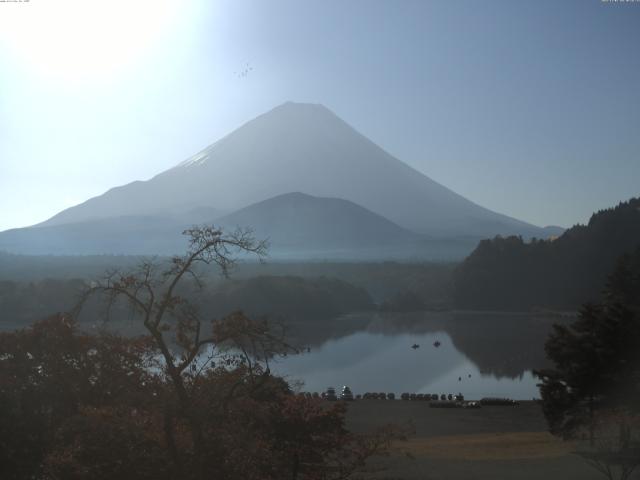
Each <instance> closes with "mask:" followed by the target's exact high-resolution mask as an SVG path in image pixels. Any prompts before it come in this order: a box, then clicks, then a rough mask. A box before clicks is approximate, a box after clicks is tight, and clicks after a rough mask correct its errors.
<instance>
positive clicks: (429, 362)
mask: <svg viewBox="0 0 640 480" xmlns="http://www.w3.org/2000/svg"><path fill="white" fill-rule="evenodd" d="M561 321H563V319H562V318H555V317H544V316H533V315H531V314H503V313H473V312H465V313H460V312H457V313H452V312H425V313H412V314H366V315H365V314H363V315H349V316H345V317H341V318H338V319H334V320H331V321H327V322H321V323H322V325H321V326H318V325H317V323H316V322H301V323H298V324H293V326H292V332H293V333H294V334H297V335H298V337H299V338H300V339H303V340H306V342H304V344H305V345H308V351H307V350H305V353H303V354H301V355H294V356H288V357H286V358H282V359H278V360H277V361H276V362H275V363H274V364H273V365H272V370H273V371H275V372H277V373H278V374H281V375H284V376H285V377H286V378H287V379H288V380H289V381H290V382H294V383H295V382H298V381H299V382H303V383H304V385H302V386H300V389H301V390H302V391H311V392H313V391H317V392H321V391H323V390H325V389H326V388H327V387H328V386H334V387H336V388H337V389H339V388H341V387H342V385H348V386H349V387H351V389H352V391H353V392H354V394H358V393H365V392H394V393H395V394H396V396H398V395H399V394H401V393H403V392H409V393H437V394H441V393H445V394H448V393H452V394H456V393H462V394H463V395H464V396H465V398H468V399H479V398H482V397H491V396H498V397H510V398H514V399H518V400H530V399H532V398H537V397H539V391H538V388H537V386H536V383H537V382H538V380H537V378H535V377H534V375H533V374H532V370H533V369H535V368H543V367H545V366H548V364H547V362H546V359H545V356H544V341H545V339H546V337H547V335H548V333H549V331H550V330H551V325H552V324H553V323H554V322H561ZM564 321H566V320H564ZM436 342H438V343H436ZM414 345H417V346H419V347H418V348H412V347H413V346H414ZM436 345H439V346H436Z"/></svg>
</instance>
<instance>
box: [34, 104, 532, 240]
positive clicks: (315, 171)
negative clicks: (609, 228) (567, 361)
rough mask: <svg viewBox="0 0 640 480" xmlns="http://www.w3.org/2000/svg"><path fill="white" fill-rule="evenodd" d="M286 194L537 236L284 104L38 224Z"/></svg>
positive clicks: (315, 111)
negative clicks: (171, 164) (168, 163)
mask: <svg viewBox="0 0 640 480" xmlns="http://www.w3.org/2000/svg"><path fill="white" fill-rule="evenodd" d="M291 191H302V192H304V193H307V194H309V195H312V196H319V197H330V198H343V199H345V200H350V201H352V202H354V203H356V204H358V205H361V206H363V207H364V208H366V209H368V210H371V211H372V212H374V213H377V214H379V215H382V216H384V217H386V218H388V219H389V220H391V221H393V222H394V223H397V224H398V225H400V226H401V227H403V228H406V229H408V230H413V231H416V232H418V233H422V234H429V235H437V236H451V235H474V236H493V235H496V234H522V235H525V236H536V235H538V236H542V235H543V234H544V232H543V230H542V229H540V228H539V227H536V226H534V225H531V224H528V223H526V222H522V221H520V220H517V219H513V218H511V217H508V216H505V215H502V214H498V213H495V212H492V211H490V210H488V209H486V208H484V207H481V206H479V205H477V204H475V203H473V202H471V201H469V200H467V199H465V198H464V197H462V196H460V195H459V194H457V193H455V192H453V191H452V190H450V189H448V188H446V187H444V186H442V185H440V184H439V183H437V182H435V181H434V180H432V179H430V178H429V177H427V176H426V175H424V174H423V173H421V172H419V171H418V170H416V169H414V168H413V167H411V166H409V165H407V164H406V163H404V162H402V161H400V160H398V159H397V158H395V157H393V156H392V155H390V154H389V153H387V152H386V151H385V150H383V149H382V148H380V147H379V146H378V145H376V144H375V143H374V142H372V141H371V140H369V139H368V138H366V137H365V136H364V135H362V134H361V133H360V132H358V131H357V130H355V129H354V128H353V127H351V126H350V125H349V124H347V123H346V122H344V121H343V120H342V119H340V118H339V117H338V116H337V115H335V114H334V113H333V112H331V111H330V110H329V109H328V108H326V107H324V106H321V105H318V104H300V103H293V102H287V103H285V104H282V105H280V106H277V107H275V108H274V109H272V110H270V111H268V112H266V113H263V114H262V115H260V116H258V117H256V118H254V119H253V120H250V121H248V122H246V123H245V124H243V125H242V126H241V127H239V128H237V129H236V130H234V131H232V132H230V133H229V134H227V135H225V136H223V137H222V138H221V139H219V140H218V141H216V142H214V143H213V144H211V145H209V146H208V147H206V148H204V149H202V150H201V151H200V152H198V153H196V154H195V155H193V156H192V157H189V158H188V159H186V160H184V161H183V162H180V163H179V164H177V165H176V166H174V167H172V168H170V169H168V170H165V171H164V172H160V173H158V174H157V175H155V176H154V177H152V178H151V179H149V180H147V181H135V182H131V183H129V184H126V185H122V186H118V187H114V188H112V189H110V190H109V191H107V192H105V193H104V194H103V195H100V196H97V197H93V198H91V199H89V200H87V201H86V202H83V203H82V204H79V205H76V206H74V207H71V208H69V209H66V210H63V211H62V212H60V213H58V214H57V215H55V216H53V217H52V218H50V219H48V220H47V221H45V222H42V223H41V224H39V225H54V224H62V223H70V222H72V221H74V220H83V219H88V218H95V217H109V216H118V215H123V214H135V215H180V213H181V212H183V211H186V210H189V209H194V208H200V207H212V208H216V209H217V210H218V211H220V212H221V213H231V212H233V211H236V210H238V209H240V208H243V207H245V206H248V205H251V204H253V203H256V202H259V201H262V200H264V199H267V198H271V197H274V196H277V195H279V194H282V193H286V192H291Z"/></svg>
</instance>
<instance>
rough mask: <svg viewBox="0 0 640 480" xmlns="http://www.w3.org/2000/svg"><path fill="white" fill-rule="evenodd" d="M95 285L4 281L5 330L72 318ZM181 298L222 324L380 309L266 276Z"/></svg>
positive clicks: (0, 305)
mask: <svg viewBox="0 0 640 480" xmlns="http://www.w3.org/2000/svg"><path fill="white" fill-rule="evenodd" d="M89 284H90V282H86V281H84V280H81V279H70V280H53V279H45V280H42V281H39V282H12V281H0V323H3V324H5V327H4V328H5V329H7V328H15V327H16V326H20V325H28V324H30V323H32V322H34V321H36V320H39V319H41V318H44V317H46V316H48V315H50V314H51V313H52V312H69V311H71V310H73V308H74V306H75V305H76V303H77V302H78V300H79V298H80V293H81V292H82V291H83V290H84V289H85V288H86V287H87V286H88V285H89ZM181 293H182V294H184V295H185V297H187V298H191V297H194V296H195V295H196V294H197V295H198V297H199V298H200V301H199V308H200V309H201V311H202V313H203V314H204V315H205V316H207V317H209V318H219V317H222V316H224V315H227V314H229V313H231V312H233V311H236V310H243V311H245V312H247V313H248V314H251V315H255V316H268V317H270V318H272V319H277V320H282V321H285V322H296V321H302V320H309V319H328V318H333V317H336V316H338V315H341V314H344V313H351V312H359V311H371V310H373V309H374V308H375V307H374V304H373V301H372V299H371V297H370V296H369V294H368V293H367V292H366V291H365V290H364V289H362V288H358V287H354V286H353V285H351V284H349V283H347V282H344V281H342V280H338V279H335V278H326V277H315V278H302V277H293V276H260V277H255V278H248V279H242V280H235V279H234V280H229V281H224V282H214V283H212V284H211V285H208V286H205V290H204V291H203V292H201V291H200V290H199V289H198V288H197V287H196V285H195V284H194V283H189V282H185V284H184V285H183V286H181ZM94 303H95V302H93V303H89V304H88V305H85V309H89V311H90V313H91V314H90V315H85V316H83V318H92V319H95V318H99V317H102V316H104V315H101V314H100V305H99V304H94ZM109 314H110V318H109V320H110V321H112V322H113V323H115V324H123V323H125V322H126V321H127V320H128V319H129V318H130V316H131V312H130V311H129V309H127V308H124V307H123V306H120V305H116V306H115V307H114V308H112V309H111V310H110V311H109Z"/></svg>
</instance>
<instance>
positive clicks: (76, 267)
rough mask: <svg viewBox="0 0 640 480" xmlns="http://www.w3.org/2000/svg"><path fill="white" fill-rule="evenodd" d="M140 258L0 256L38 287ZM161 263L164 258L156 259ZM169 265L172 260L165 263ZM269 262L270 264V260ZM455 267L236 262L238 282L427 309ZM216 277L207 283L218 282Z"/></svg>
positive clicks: (3, 265)
mask: <svg viewBox="0 0 640 480" xmlns="http://www.w3.org/2000/svg"><path fill="white" fill-rule="evenodd" d="M141 260H142V257H138V256H125V255H87V256H82V255H77V256H55V255H37V256H30V255H14V254H9V253H5V252H1V251H0V281H4V280H6V281H12V282H20V283H28V282H35V283H38V282H40V281H42V280H44V279H56V280H72V279H85V280H94V279H95V278H97V277H99V276H101V275H102V274H103V273H104V272H105V270H109V269H123V270H126V269H128V268H131V267H132V266H134V265H136V264H137V263H138V262H139V261H141ZM158 260H163V258H161V257H160V258H158ZM167 260H168V258H167ZM267 260H268V259H267ZM455 265H456V264H454V263H438V262H417V263H401V262H362V263H353V262H323V261H317V262H275V261H267V262H265V263H260V262H255V261H244V262H238V263H237V265H236V266H235V269H234V272H233V278H235V279H247V278H252V277H259V276H295V277H303V278H308V277H331V278H337V279H340V280H343V281H345V282H348V283H351V284H353V285H355V286H356V287H361V288H364V289H365V290H366V291H367V292H368V293H369V295H371V297H372V298H373V300H374V302H376V303H382V302H384V301H385V300H388V299H391V298H392V297H394V295H396V294H397V293H398V292H407V291H408V292H413V293H415V294H416V295H418V296H419V297H420V300H421V301H422V302H424V303H426V304H434V303H436V304H441V303H447V304H448V303H450V301H451V276H452V272H453V270H454V268H455ZM219 280H220V278H219V277H216V276H213V277H211V278H209V279H208V280H207V282H208V283H216V282H218V281H219Z"/></svg>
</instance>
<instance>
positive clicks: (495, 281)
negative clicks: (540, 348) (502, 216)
mask: <svg viewBox="0 0 640 480" xmlns="http://www.w3.org/2000/svg"><path fill="white" fill-rule="evenodd" d="M639 247H640V198H632V199H630V200H629V201H628V202H622V203H620V204H619V205H617V206H616V207H614V208H610V209H606V210H602V211H599V212H596V213H594V214H593V215H592V216H591V219H590V220H589V223H588V224H587V225H576V226H574V227H572V228H570V229H568V230H567V231H566V232H564V233H563V234H562V235H561V236H560V237H558V238H557V239H555V240H546V241H535V242H533V241H532V242H529V243H527V242H524V241H523V240H522V239H521V238H516V237H509V238H494V239H493V240H483V241H482V242H480V244H479V245H478V247H477V248H476V249H475V250H474V251H473V253H472V254H471V255H469V257H467V258H466V259H465V261H464V262H462V264H461V265H460V267H459V268H458V269H457V271H456V273H455V301H456V304H457V306H459V307H461V308H466V309H487V310H499V309H502V310H521V309H529V308H533V307H544V308H557V309H576V308H578V307H579V306H580V305H581V304H583V303H585V302H588V301H597V300H598V299H599V298H600V293H601V291H602V289H603V287H604V285H605V282H606V279H607V275H609V274H610V273H611V272H612V271H613V268H614V266H615V264H616V261H617V259H618V258H619V257H620V256H622V255H624V254H630V253H632V252H633V251H634V250H635V249H637V248H639Z"/></svg>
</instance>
